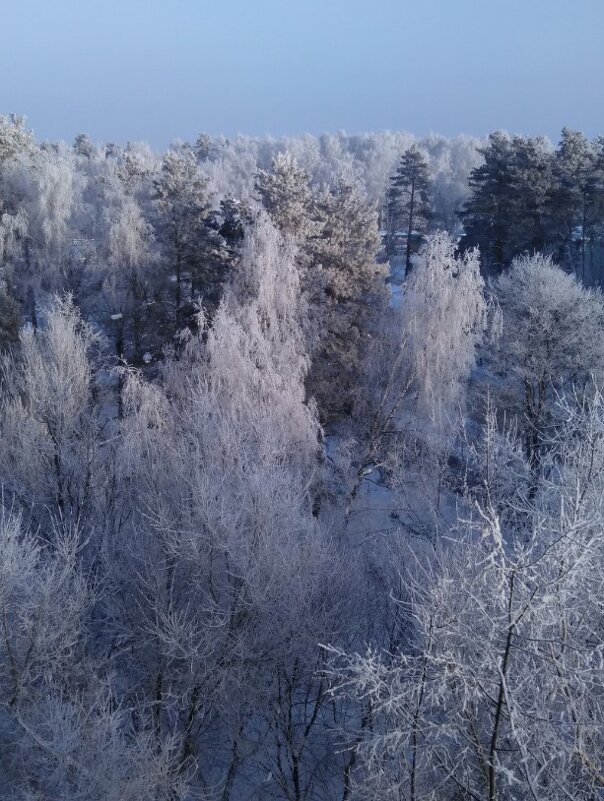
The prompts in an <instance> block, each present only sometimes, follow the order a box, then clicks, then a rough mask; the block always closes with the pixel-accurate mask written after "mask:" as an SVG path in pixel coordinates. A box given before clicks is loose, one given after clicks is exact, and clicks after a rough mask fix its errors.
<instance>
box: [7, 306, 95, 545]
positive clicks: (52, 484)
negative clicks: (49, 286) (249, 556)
mask: <svg viewBox="0 0 604 801" xmlns="http://www.w3.org/2000/svg"><path fill="white" fill-rule="evenodd" d="M45 318H46V319H45V325H44V327H43V328H41V329H39V330H38V332H34V330H33V329H31V328H29V329H23V330H22V332H21V336H20V348H19V350H18V351H17V350H16V351H14V352H9V353H8V354H6V355H5V356H4V358H3V361H2V389H3V393H2V399H1V402H0V480H1V481H2V483H3V486H4V491H5V493H6V494H7V497H8V498H10V499H12V500H13V501H14V503H15V506H16V508H17V509H22V510H23V512H24V514H25V515H26V520H27V521H28V522H30V521H34V522H37V523H38V524H41V525H43V527H44V529H46V528H47V524H48V521H49V520H52V519H53V518H54V519H58V520H63V521H66V522H67V523H72V524H75V523H77V522H78V521H79V520H81V519H83V518H84V517H85V516H86V515H87V514H89V513H90V512H91V511H92V510H93V509H95V508H96V506H97V504H98V503H99V501H100V500H101V498H102V487H103V469H102V459H101V456H100V451H101V449H100V442H99V438H98V420H97V416H96V410H95V403H94V399H93V371H92V367H91V364H90V361H89V358H88V356H89V350H90V348H91V346H92V344H93V342H94V335H93V332H92V329H91V328H90V326H88V325H87V324H86V323H85V322H84V321H83V320H82V318H81V316H80V313H79V310H78V309H77V308H76V306H75V305H74V303H73V299H72V297H71V296H69V295H67V296H65V297H62V298H61V297H55V298H54V299H53V301H52V302H51V304H50V306H49V308H48V310H47V312H46V314H45Z"/></svg>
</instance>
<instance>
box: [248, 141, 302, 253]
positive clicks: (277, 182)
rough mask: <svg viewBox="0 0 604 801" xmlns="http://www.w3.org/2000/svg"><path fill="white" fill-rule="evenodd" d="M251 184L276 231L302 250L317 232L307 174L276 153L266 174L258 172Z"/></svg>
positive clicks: (293, 160)
mask: <svg viewBox="0 0 604 801" xmlns="http://www.w3.org/2000/svg"><path fill="white" fill-rule="evenodd" d="M255 185H256V191H257V192H258V194H259V196H260V199H261V201H262V205H263V206H264V208H265V209H266V211H267V212H268V214H269V216H270V218H271V220H272V221H273V223H274V225H275V226H276V228H277V230H278V231H280V232H281V233H282V234H283V235H284V236H286V237H288V238H289V239H290V240H291V241H292V242H293V243H294V244H296V245H297V246H298V247H299V248H300V249H301V250H302V251H304V249H305V247H306V246H307V245H308V242H309V240H310V239H311V237H312V236H313V235H314V234H315V233H316V231H317V225H316V223H315V221H314V218H315V214H314V199H313V193H312V190H311V187H310V182H309V177H308V175H307V174H306V173H305V172H304V170H303V169H302V168H301V167H300V166H299V165H298V163H297V162H296V160H295V158H294V157H293V156H291V155H290V154H289V153H278V154H277V155H276V156H275V158H274V159H273V163H272V169H271V170H270V172H269V171H267V170H259V171H258V173H257V174H256V182H255Z"/></svg>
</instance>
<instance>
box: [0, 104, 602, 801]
mask: <svg viewBox="0 0 604 801" xmlns="http://www.w3.org/2000/svg"><path fill="white" fill-rule="evenodd" d="M603 286H604V138H597V139H595V140H591V139H588V138H587V137H586V136H584V135H583V134H581V133H580V132H578V131H574V130H571V129H567V128H565V129H564V130H563V131H562V133H561V136H560V141H559V142H558V143H557V144H555V145H553V144H552V143H551V142H550V141H549V140H547V139H546V138H542V137H529V136H520V135H510V134H507V133H505V132H502V131H498V132H495V133H493V134H491V135H490V136H489V137H488V138H486V139H479V138H472V137H469V136H458V137H455V138H449V139H447V138H444V137H440V136H435V135H433V136H428V137H416V136H414V135H412V134H408V133H403V132H391V133H378V134H366V135H355V136H353V135H346V134H344V133H339V134H333V135H331V134H325V135H322V136H318V137H316V136H311V135H305V136H299V137H289V138H282V139H271V138H254V137H245V136H238V137H234V138H231V139H227V138H224V137H216V136H209V135H208V134H204V133H202V134H200V135H199V137H198V138H197V140H196V141H195V142H194V143H189V142H180V141H179V142H175V143H174V144H173V145H171V146H170V147H169V148H168V149H167V150H166V151H165V152H156V151H154V150H153V149H152V148H151V147H149V146H148V145H146V144H145V143H140V142H131V143H128V144H126V145H123V146H122V145H117V144H113V143H106V144H98V143H94V142H93V141H91V139H90V138H89V137H88V136H87V135H85V134H81V135H78V136H77V138H76V139H75V141H74V142H73V143H72V144H66V143H65V142H46V141H43V142H40V141H38V140H37V139H36V138H35V136H34V134H33V133H32V131H31V130H30V129H29V127H28V124H27V122H26V120H25V119H24V118H23V117H20V116H16V115H4V116H0V744H1V747H0V798H2V799H11V801H13V800H19V799H22V801H48V799H62V800H64V801H100V800H101V799H103V801H146V800H147V799H148V800H149V801H152V800H153V801H194V800H199V801H201V800H203V801H248V800H249V801H251V800H252V799H255V800H257V801H277V800H279V801H281V800H282V799H285V800H286V801H357V799H358V801H365V800H366V801H437V799H443V800H444V799H449V800H450V801H497V800H498V799H500V800H501V801H524V799H526V800H527V801H563V800H565V801H570V800H572V801H596V799H599V798H601V797H602V793H603V791H604V732H603V730H602V721H603V719H604V716H603V712H604V586H603V583H604V573H603V571H602V563H603V556H604V296H603V295H602V287H603Z"/></svg>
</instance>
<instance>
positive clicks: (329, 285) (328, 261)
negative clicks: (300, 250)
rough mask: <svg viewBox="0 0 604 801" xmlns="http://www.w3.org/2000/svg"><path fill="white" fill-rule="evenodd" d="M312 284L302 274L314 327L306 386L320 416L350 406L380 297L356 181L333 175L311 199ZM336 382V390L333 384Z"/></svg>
mask: <svg viewBox="0 0 604 801" xmlns="http://www.w3.org/2000/svg"><path fill="white" fill-rule="evenodd" d="M316 217H317V220H318V221H319V223H320V225H321V228H320V232H319V233H318V234H317V235H316V236H315V237H314V238H313V239H312V241H311V245H310V248H311V250H312V258H313V265H314V266H313V267H312V268H311V269H312V270H313V272H314V271H318V272H319V276H318V280H317V281H316V282H315V284H314V286H313V284H312V283H311V281H310V279H309V277H308V274H303V287H304V289H305V290H306V293H307V296H308V299H309V306H310V313H311V315H312V322H313V324H314V325H315V327H316V328H317V329H318V336H317V343H316V346H315V348H314V349H313V351H312V356H313V364H312V368H311V372H310V375H309V382H308V386H309V389H310V391H311V393H312V394H313V395H314V396H315V397H316V398H317V401H318V403H319V407H320V409H321V410H322V413H323V415H324V416H326V417H327V416H329V415H333V414H335V415H336V416H337V415H341V414H342V412H343V411H346V410H350V408H351V407H352V403H353V396H354V392H355V389H354V388H355V386H356V385H357V384H358V382H359V380H360V375H359V368H360V364H361V360H362V359H363V356H364V352H365V348H366V345H367V340H368V338H369V337H370V334H371V332H372V330H373V328H374V326H375V324H376V321H377V319H378V317H379V315H380V314H381V313H382V310H383V307H384V305H385V301H386V284H385V279H386V274H387V268H386V266H385V265H383V264H382V265H380V264H378V263H377V262H376V255H377V251H378V247H379V240H378V231H377V214H376V211H375V209H374V207H373V206H372V205H371V204H369V203H368V202H367V199H366V198H365V197H364V195H363V193H362V191H361V189H360V187H359V186H358V185H354V184H349V183H345V182H343V181H339V182H338V183H336V184H335V186H334V187H332V188H324V189H323V190H322V191H321V192H320V193H319V194H318V196H317V199H316ZM336 384H337V386H338V389H337V391H336V389H335V386H336Z"/></svg>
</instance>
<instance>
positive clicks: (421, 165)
mask: <svg viewBox="0 0 604 801" xmlns="http://www.w3.org/2000/svg"><path fill="white" fill-rule="evenodd" d="M430 212H431V207H430V175H429V171H428V163H427V161H426V159H425V158H424V156H423V155H422V153H421V152H420V150H419V148H418V147H417V146H416V145H413V146H412V147H410V148H409V149H408V150H407V151H406V152H405V153H404V154H403V156H402V158H401V161H400V164H399V167H398V169H397V171H396V172H395V173H394V175H393V176H392V177H391V178H390V188H389V192H388V216H389V226H388V232H389V243H388V250H389V252H390V253H392V251H393V244H394V237H395V235H396V233H397V231H399V230H400V229H402V230H404V231H405V240H406V243H405V250H406V255H405V268H406V270H407V272H408V271H409V269H410V267H411V255H412V254H413V253H414V252H416V251H417V249H418V248H419V245H420V244H421V238H422V236H423V234H424V233H425V232H426V228H427V226H428V220H429V219H430Z"/></svg>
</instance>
